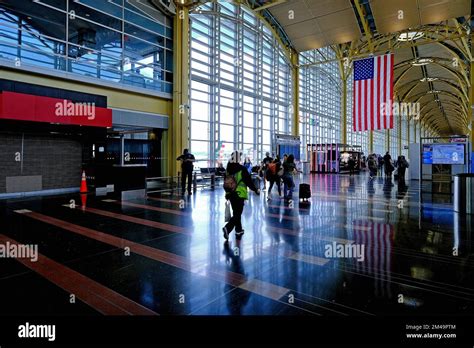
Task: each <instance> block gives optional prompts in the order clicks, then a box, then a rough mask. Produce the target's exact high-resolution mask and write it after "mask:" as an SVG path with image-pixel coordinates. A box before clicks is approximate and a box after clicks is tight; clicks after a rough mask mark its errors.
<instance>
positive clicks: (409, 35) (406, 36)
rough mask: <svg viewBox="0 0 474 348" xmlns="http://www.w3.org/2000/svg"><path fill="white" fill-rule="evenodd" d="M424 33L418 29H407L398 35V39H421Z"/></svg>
mask: <svg viewBox="0 0 474 348" xmlns="http://www.w3.org/2000/svg"><path fill="white" fill-rule="evenodd" d="M423 36H425V34H424V33H423V32H420V31H409V32H406V33H401V34H400V35H398V41H415V40H418V39H421V38H422V37H423Z"/></svg>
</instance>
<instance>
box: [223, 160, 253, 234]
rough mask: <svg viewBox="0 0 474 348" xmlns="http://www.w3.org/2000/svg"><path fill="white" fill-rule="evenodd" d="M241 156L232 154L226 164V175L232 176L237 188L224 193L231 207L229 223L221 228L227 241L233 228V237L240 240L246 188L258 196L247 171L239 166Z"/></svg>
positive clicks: (246, 193)
mask: <svg viewBox="0 0 474 348" xmlns="http://www.w3.org/2000/svg"><path fill="white" fill-rule="evenodd" d="M240 156H241V154H240V153H239V152H238V151H235V152H234V153H232V157H231V160H230V161H229V163H228V164H227V170H226V175H233V176H234V178H235V181H236V183H237V187H236V189H235V190H234V191H233V192H226V195H225V198H226V199H227V200H229V201H230V204H231V206H232V217H231V219H230V220H229V222H228V223H227V224H226V225H225V226H224V227H223V228H222V231H223V233H224V238H225V240H226V241H228V240H229V234H230V233H231V232H232V230H233V229H234V228H235V236H236V238H237V240H240V239H242V236H243V234H244V230H243V228H242V213H243V211H244V204H245V200H247V199H248V191H247V187H248V188H249V189H251V190H252V191H254V192H255V193H256V194H257V195H260V189H258V188H257V187H256V186H255V185H254V183H253V181H252V177H251V176H250V174H249V172H248V171H247V169H246V168H245V167H244V166H243V165H241V164H240Z"/></svg>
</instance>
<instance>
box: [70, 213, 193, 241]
mask: <svg viewBox="0 0 474 348" xmlns="http://www.w3.org/2000/svg"><path fill="white" fill-rule="evenodd" d="M78 208H79V209H82V210H84V211H86V212H89V213H94V214H97V215H102V216H107V217H111V218H114V219H118V220H123V221H128V222H133V223H135V224H139V225H144V226H148V227H154V228H159V229H162V230H164V231H170V232H175V233H183V234H189V235H192V233H190V232H186V230H185V229H184V228H183V227H180V226H175V225H170V224H165V223H162V222H157V221H150V220H146V219H140V218H136V217H133V216H129V215H124V214H118V213H112V212H110V211H106V210H102V209H96V208H88V207H78Z"/></svg>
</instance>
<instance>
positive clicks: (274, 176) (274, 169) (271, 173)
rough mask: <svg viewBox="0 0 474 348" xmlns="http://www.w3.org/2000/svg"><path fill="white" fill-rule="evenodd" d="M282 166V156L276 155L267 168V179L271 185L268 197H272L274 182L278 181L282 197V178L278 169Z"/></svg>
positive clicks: (279, 193)
mask: <svg viewBox="0 0 474 348" xmlns="http://www.w3.org/2000/svg"><path fill="white" fill-rule="evenodd" d="M280 168H281V162H280V157H279V156H276V157H275V159H274V160H273V162H272V163H270V164H268V168H267V181H268V182H270V186H269V187H268V195H267V199H268V200H271V199H272V188H273V184H275V183H276V185H277V188H278V196H279V197H281V179H280V176H279V175H278V171H279V170H280Z"/></svg>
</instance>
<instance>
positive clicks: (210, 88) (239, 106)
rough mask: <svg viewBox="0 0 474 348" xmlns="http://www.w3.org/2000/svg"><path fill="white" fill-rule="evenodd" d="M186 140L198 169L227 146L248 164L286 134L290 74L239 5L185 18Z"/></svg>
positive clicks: (274, 45)
mask: <svg viewBox="0 0 474 348" xmlns="http://www.w3.org/2000/svg"><path fill="white" fill-rule="evenodd" d="M190 17H191V57H190V67H191V69H190V78H191V83H190V113H189V140H190V147H191V151H192V152H193V154H194V156H195V157H196V159H197V162H198V166H200V167H211V166H215V165H216V164H217V163H220V162H224V164H225V162H226V161H227V159H228V157H229V155H230V154H231V152H232V151H233V150H235V149H238V150H241V151H243V152H244V155H245V156H247V157H249V158H250V160H251V161H252V163H255V162H256V161H259V160H262V159H263V157H264V154H265V152H267V151H269V152H273V151H274V150H275V149H274V148H273V137H274V135H275V134H277V133H280V134H290V133H291V129H292V125H291V105H292V89H291V88H292V83H291V81H292V77H291V75H292V69H291V65H290V63H289V62H288V60H287V59H286V57H285V55H284V53H283V50H282V48H281V47H280V45H279V43H278V41H277V39H276V38H275V37H273V35H272V32H271V30H269V29H268V28H267V27H266V25H265V24H264V23H263V22H262V21H261V20H259V19H258V18H257V17H256V16H255V15H254V14H253V13H252V12H251V11H250V10H248V9H247V8H246V7H244V6H239V5H235V4H233V3H230V2H220V3H217V2H214V3H208V4H205V5H202V6H200V7H199V8H197V9H195V10H194V11H193V12H192V13H191V16H190Z"/></svg>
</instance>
